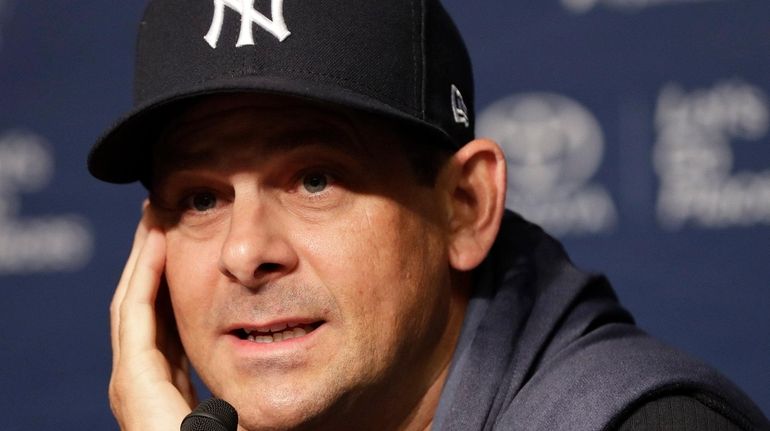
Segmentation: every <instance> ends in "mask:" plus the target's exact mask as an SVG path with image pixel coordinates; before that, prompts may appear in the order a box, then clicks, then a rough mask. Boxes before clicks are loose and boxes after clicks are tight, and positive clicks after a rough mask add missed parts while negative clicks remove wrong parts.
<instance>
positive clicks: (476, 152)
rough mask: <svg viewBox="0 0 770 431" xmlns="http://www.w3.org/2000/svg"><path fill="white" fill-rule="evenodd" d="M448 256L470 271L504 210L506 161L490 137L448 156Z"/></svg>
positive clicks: (489, 243) (489, 242) (493, 234)
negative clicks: (449, 233)
mask: <svg viewBox="0 0 770 431" xmlns="http://www.w3.org/2000/svg"><path fill="white" fill-rule="evenodd" d="M449 168H450V169H451V170H452V172H451V173H450V175H449V177H450V179H449V181H450V182H451V188H450V192H451V195H450V197H449V201H450V203H449V205H450V207H451V208H450V211H449V214H450V220H449V227H450V229H451V238H450V242H449V260H450V264H451V265H452V267H453V268H455V269H456V270H458V271H470V270H472V269H473V268H475V267H476V266H478V265H479V264H480V263H481V261H482V260H484V258H485V257H486V255H487V253H488V252H489V250H490V248H492V244H493V243H494V241H495V238H496V237H497V233H498V231H499V229H500V222H501V220H502V217H503V212H504V210H505V188H506V164H505V157H504V155H503V151H502V150H501V149H500V147H499V146H498V145H497V144H496V143H495V142H493V141H490V140H488V139H476V140H474V141H472V142H470V143H468V144H466V145H465V146H464V147H463V148H461V149H460V150H458V151H457V153H456V154H455V155H454V156H452V159H451V160H450V166H449Z"/></svg>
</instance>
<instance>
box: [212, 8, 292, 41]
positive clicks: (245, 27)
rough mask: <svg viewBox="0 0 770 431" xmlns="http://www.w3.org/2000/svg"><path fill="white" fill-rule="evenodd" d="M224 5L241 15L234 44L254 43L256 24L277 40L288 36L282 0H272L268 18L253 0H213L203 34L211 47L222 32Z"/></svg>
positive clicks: (282, 39)
mask: <svg viewBox="0 0 770 431" xmlns="http://www.w3.org/2000/svg"><path fill="white" fill-rule="evenodd" d="M225 6H227V7H229V8H230V9H232V10H234V11H235V12H238V13H239V14H240V15H241V32H240V34H239V35H238V42H236V43H235V46H246V45H254V28H253V24H256V25H258V26H260V27H262V29H264V30H266V31H267V32H269V33H270V34H272V35H273V36H275V38H276V39H278V41H279V42H283V41H284V39H286V38H287V37H289V35H290V34H291V32H290V31H289V29H288V28H287V27H286V22H285V21H284V19H283V0H272V1H271V2H270V7H271V9H272V11H273V16H272V18H268V17H266V16H264V15H262V14H261V13H259V12H257V11H256V10H255V9H254V0H214V17H213V18H212V20H211V28H210V29H209V32H208V33H207V34H206V36H204V39H206V42H208V43H209V45H211V47H212V48H216V47H217V43H218V42H219V35H220V34H221V33H222V25H223V24H224V21H225Z"/></svg>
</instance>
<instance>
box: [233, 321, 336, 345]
mask: <svg viewBox="0 0 770 431" xmlns="http://www.w3.org/2000/svg"><path fill="white" fill-rule="evenodd" d="M322 324H323V322H320V321H319V322H313V323H282V324H278V325H275V326H271V327H269V328H240V329H237V330H236V331H235V335H236V336H237V337H238V338H240V339H241V340H247V341H251V342H253V343H261V344H268V343H276V342H280V341H286V340H291V339H292V338H298V337H302V336H305V335H307V334H309V333H311V332H313V331H315V330H316V329H318V327H319V326H321V325H322Z"/></svg>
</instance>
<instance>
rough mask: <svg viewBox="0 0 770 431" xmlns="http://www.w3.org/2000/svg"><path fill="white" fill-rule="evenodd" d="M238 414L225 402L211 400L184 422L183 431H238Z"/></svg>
mask: <svg viewBox="0 0 770 431" xmlns="http://www.w3.org/2000/svg"><path fill="white" fill-rule="evenodd" d="M237 429H238V412H236V411H235V408H233V406H231V405H230V404H228V403H227V401H225V400H220V399H219V398H211V399H208V400H206V401H204V402H202V403H200V404H198V407H196V408H195V410H193V411H192V412H191V413H190V414H189V415H187V416H185V418H184V420H183V421H182V426H181V431H236V430H237Z"/></svg>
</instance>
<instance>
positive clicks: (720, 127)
mask: <svg viewBox="0 0 770 431" xmlns="http://www.w3.org/2000/svg"><path fill="white" fill-rule="evenodd" d="M655 123H656V124H655V126H656V130H657V141H656V143H655V149H654V155H653V159H654V164H655V170H656V172H657V174H658V176H659V178H660V191H659V195H658V201H657V216H658V220H659V221H660V223H661V224H662V225H663V226H664V227H666V228H669V229H672V230H676V229H680V228H682V227H683V226H685V225H687V224H690V225H693V226H700V227H707V228H722V227H737V226H754V225H760V224H770V162H767V163H765V165H767V169H762V168H760V169H759V170H754V171H747V170H741V169H735V168H734V166H733V158H734V153H733V145H736V146H737V145H741V146H748V145H752V146H755V148H756V149H757V151H756V152H757V153H760V152H761V153H762V154H765V160H767V157H766V155H767V154H770V153H769V152H768V151H769V150H768V148H767V145H768V144H769V143H770V142H769V141H768V139H767V138H768V129H769V128H770V102H769V101H768V97H767V95H766V94H765V93H764V92H763V91H762V90H761V89H760V88H758V87H756V86H754V85H751V84H749V83H746V82H743V81H741V80H728V81H723V82H720V83H717V84H716V85H714V86H713V87H711V88H704V89H696V90H692V91H687V90H685V89H684V88H682V86H680V85H678V84H673V83H672V84H668V85H666V86H665V87H664V88H663V89H662V90H661V92H660V95H659V97H658V102H657V108H656V113H655ZM757 145H763V146H764V148H762V149H761V151H760V148H759V147H757Z"/></svg>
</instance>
